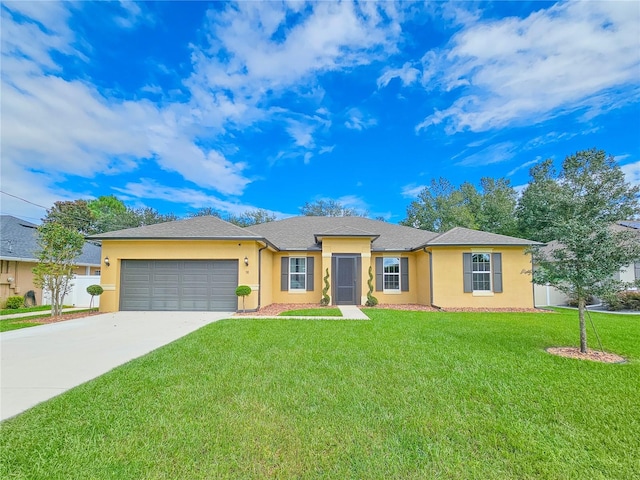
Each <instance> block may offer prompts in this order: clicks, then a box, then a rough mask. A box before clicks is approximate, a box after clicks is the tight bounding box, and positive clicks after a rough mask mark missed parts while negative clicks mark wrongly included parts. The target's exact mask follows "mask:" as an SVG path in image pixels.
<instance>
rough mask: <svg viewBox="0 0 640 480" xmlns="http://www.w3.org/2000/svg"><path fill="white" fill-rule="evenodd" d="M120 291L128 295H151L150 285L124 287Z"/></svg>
mask: <svg viewBox="0 0 640 480" xmlns="http://www.w3.org/2000/svg"><path fill="white" fill-rule="evenodd" d="M122 292H123V293H124V294H125V295H127V296H129V295H135V296H145V297H148V296H150V295H151V287H125V288H124V289H123V290H122Z"/></svg>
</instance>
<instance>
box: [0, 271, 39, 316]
mask: <svg viewBox="0 0 640 480" xmlns="http://www.w3.org/2000/svg"><path fill="white" fill-rule="evenodd" d="M35 266H36V264H35V262H34V263H32V262H14V261H10V260H2V273H0V302H1V303H4V302H5V301H6V299H7V298H8V297H11V296H13V295H24V294H25V293H27V292H28V291H29V290H33V291H34V292H35V294H36V302H37V303H38V305H42V289H40V288H38V287H36V286H35V285H34V284H33V271H32V270H33V267H35ZM9 278H12V279H13V281H12V282H9Z"/></svg>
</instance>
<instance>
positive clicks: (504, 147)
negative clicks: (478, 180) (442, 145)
mask: <svg viewBox="0 0 640 480" xmlns="http://www.w3.org/2000/svg"><path fill="white" fill-rule="evenodd" d="M517 150H518V145H516V144H515V143H513V142H501V143H495V144H493V145H490V146H488V147H486V148H483V149H482V150H480V151H478V152H476V153H472V154H471V155H467V156H463V158H462V160H459V161H457V162H456V163H455V165H456V166H459V167H480V166H484V165H491V164H493V163H501V162H506V161H508V160H510V159H512V158H513V157H514V156H515V155H516V152H517ZM460 156H462V155H458V156H457V157H460ZM454 158H456V157H454Z"/></svg>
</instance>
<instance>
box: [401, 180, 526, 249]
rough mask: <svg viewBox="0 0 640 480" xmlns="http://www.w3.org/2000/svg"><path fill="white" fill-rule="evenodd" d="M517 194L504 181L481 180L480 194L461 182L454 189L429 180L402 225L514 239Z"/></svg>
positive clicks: (474, 188) (438, 181)
mask: <svg viewBox="0 0 640 480" xmlns="http://www.w3.org/2000/svg"><path fill="white" fill-rule="evenodd" d="M517 197H518V194H517V193H516V191H515V190H514V189H513V187H512V186H511V184H510V183H509V180H507V179H505V178H498V179H495V178H490V177H483V178H482V179H481V180H480V190H478V189H477V188H476V187H475V186H474V185H473V184H471V183H469V182H465V183H463V184H462V185H460V188H455V187H454V186H453V185H452V184H451V182H449V180H447V179H446V178H442V177H441V178H439V179H437V180H435V179H434V180H432V181H431V184H430V185H429V186H428V187H426V188H424V189H423V190H422V191H421V192H420V194H419V195H418V199H417V200H415V201H413V202H411V204H410V205H409V207H408V208H407V218H405V219H404V220H403V221H402V222H400V223H401V224H402V225H407V226H410V227H415V228H420V229H423V230H429V231H432V232H445V231H447V230H450V229H451V228H453V227H466V228H473V229H476V230H484V231H486V232H493V233H500V234H502V235H512V236H517V235H518V233H519V231H518V224H517V221H516V217H515V212H516V205H517Z"/></svg>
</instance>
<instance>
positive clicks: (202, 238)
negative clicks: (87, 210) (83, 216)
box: [87, 236, 270, 243]
mask: <svg viewBox="0 0 640 480" xmlns="http://www.w3.org/2000/svg"><path fill="white" fill-rule="evenodd" d="M87 239H88V240H100V241H102V242H104V241H105V240H234V241H236V240H254V241H256V242H267V243H270V242H268V240H267V239H266V238H264V237H240V236H230V237H227V236H216V237H164V236H154V237H148V236H145V237H98V236H96V237H87Z"/></svg>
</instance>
